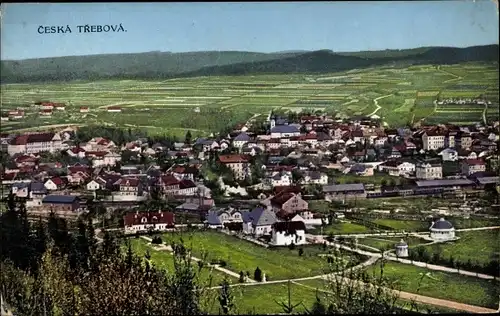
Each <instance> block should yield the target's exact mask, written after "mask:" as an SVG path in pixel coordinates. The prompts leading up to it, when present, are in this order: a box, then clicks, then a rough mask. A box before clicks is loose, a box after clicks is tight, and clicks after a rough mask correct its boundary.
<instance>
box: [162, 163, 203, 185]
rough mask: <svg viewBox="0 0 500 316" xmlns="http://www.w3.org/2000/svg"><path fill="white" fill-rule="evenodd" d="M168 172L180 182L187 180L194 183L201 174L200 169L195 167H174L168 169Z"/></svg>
mask: <svg viewBox="0 0 500 316" xmlns="http://www.w3.org/2000/svg"><path fill="white" fill-rule="evenodd" d="M168 172H170V173H172V175H173V176H174V177H176V178H177V179H179V180H182V179H185V180H191V181H194V180H195V177H198V174H199V171H198V168H196V167H195V166H179V165H174V166H172V167H171V168H170V169H168Z"/></svg>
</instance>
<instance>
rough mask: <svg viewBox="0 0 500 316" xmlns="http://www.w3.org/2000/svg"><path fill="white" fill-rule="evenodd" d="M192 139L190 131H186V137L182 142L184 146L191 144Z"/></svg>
mask: <svg viewBox="0 0 500 316" xmlns="http://www.w3.org/2000/svg"><path fill="white" fill-rule="evenodd" d="M192 138H193V136H192V135H191V131H190V130H188V131H187V133H186V137H185V138H184V142H185V143H186V144H191V140H192Z"/></svg>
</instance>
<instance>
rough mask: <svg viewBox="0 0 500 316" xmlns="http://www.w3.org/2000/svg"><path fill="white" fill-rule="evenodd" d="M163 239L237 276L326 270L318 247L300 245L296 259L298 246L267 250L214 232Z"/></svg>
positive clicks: (274, 277)
mask: <svg viewBox="0 0 500 316" xmlns="http://www.w3.org/2000/svg"><path fill="white" fill-rule="evenodd" d="M163 237H164V238H165V239H164V240H168V241H179V240H180V239H182V240H183V242H184V245H185V246H186V247H188V248H191V249H192V252H193V256H195V257H197V258H200V257H203V255H204V254H206V255H207V260H208V261H210V260H212V259H219V260H224V261H225V262H226V263H227V268H228V269H230V270H232V271H234V272H236V273H239V271H243V272H244V273H246V272H249V273H250V275H251V276H253V273H254V271H255V269H256V268H257V267H259V268H260V269H261V270H262V271H263V273H265V274H266V278H267V279H268V280H280V279H293V278H300V277H307V276H314V275H320V274H323V273H324V271H325V268H327V266H326V265H327V261H326V258H325V257H320V256H318V254H319V253H321V252H323V251H322V250H321V248H320V247H318V246H302V247H301V248H303V250H304V254H303V255H302V256H299V255H298V248H299V247H297V249H295V250H290V249H289V248H288V247H285V248H271V249H266V248H264V247H262V246H259V245H256V244H254V243H251V242H248V241H245V240H241V239H238V238H237V237H234V236H228V235H225V234H222V233H217V232H214V231H195V232H186V233H182V235H181V234H179V233H166V234H163ZM325 252H326V251H325ZM325 252H324V253H325ZM346 260H352V264H356V263H357V259H356V258H354V257H346Z"/></svg>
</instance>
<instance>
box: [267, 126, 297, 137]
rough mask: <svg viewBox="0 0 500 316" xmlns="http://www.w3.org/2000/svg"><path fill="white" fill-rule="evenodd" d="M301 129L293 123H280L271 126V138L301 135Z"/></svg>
mask: <svg viewBox="0 0 500 316" xmlns="http://www.w3.org/2000/svg"><path fill="white" fill-rule="evenodd" d="M299 135H300V131H299V129H298V128H297V127H295V126H293V125H278V126H275V127H273V128H271V138H283V137H293V136H299Z"/></svg>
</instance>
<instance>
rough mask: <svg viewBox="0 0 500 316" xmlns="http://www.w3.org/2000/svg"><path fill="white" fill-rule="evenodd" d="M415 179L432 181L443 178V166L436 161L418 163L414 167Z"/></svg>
mask: <svg viewBox="0 0 500 316" xmlns="http://www.w3.org/2000/svg"><path fill="white" fill-rule="evenodd" d="M415 176H416V178H417V179H424V180H432V179H442V178H443V166H442V164H441V163H440V162H437V161H420V162H418V163H417V164H416V166H415Z"/></svg>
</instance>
